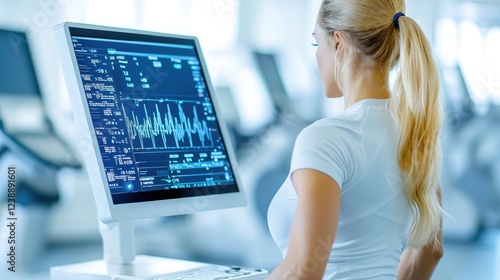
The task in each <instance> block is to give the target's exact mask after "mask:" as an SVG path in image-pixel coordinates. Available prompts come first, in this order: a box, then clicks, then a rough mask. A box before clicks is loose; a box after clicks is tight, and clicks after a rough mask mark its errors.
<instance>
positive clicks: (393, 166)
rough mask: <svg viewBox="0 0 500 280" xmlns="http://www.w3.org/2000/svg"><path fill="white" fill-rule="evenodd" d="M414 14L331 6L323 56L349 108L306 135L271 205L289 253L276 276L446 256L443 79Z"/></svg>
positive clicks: (325, 9) (380, 4) (381, 269)
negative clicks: (440, 137)
mask: <svg viewBox="0 0 500 280" xmlns="http://www.w3.org/2000/svg"><path fill="white" fill-rule="evenodd" d="M404 10H405V4H404V1H403V0H358V1H352V0H324V1H323V2H322V4H321V7H320V11H319V14H318V19H317V24H316V28H315V30H314V33H313V37H314V39H315V40H316V43H314V45H316V47H317V51H316V58H317V64H318V68H319V72H320V76H321V80H322V83H323V87H324V90H325V94H326V96H327V97H340V96H343V97H344V100H345V108H346V110H345V113H344V114H343V115H341V116H338V117H333V118H327V119H322V120H319V121H317V122H315V123H314V124H312V125H310V126H309V127H307V128H305V129H304V130H303V131H302V132H301V134H300V135H299V136H298V138H297V140H296V143H295V148H294V152H293V157H292V163H291V170H290V175H289V176H288V178H287V179H286V181H285V182H284V184H283V186H282V187H281V188H280V190H279V191H278V193H277V194H276V196H275V197H274V199H273V201H272V203H271V205H270V207H269V212H268V221H269V227H270V230H271V234H272V236H273V238H274V240H275V241H276V243H277V244H278V246H279V247H280V249H281V250H282V252H283V255H284V260H283V262H282V263H281V264H280V265H279V266H278V267H277V268H276V269H275V270H274V271H273V273H272V274H271V276H270V279H392V280H394V279H418V280H422V279H430V277H431V275H432V273H433V271H434V269H435V267H436V266H437V263H438V261H439V259H440V258H441V256H442V255H443V247H442V235H441V224H442V223H441V221H442V209H441V204H440V186H439V176H440V175H439V173H440V172H439V171H440V148H439V145H438V134H439V130H440V125H441V112H440V106H439V101H438V100H439V98H438V92H439V79H438V74H437V70H436V66H435V63H434V60H433V58H432V52H431V49H430V46H429V43H428V41H427V39H426V38H425V36H424V34H423V32H422V30H421V29H420V27H419V26H418V25H417V23H416V22H415V21H414V20H412V19H411V18H410V17H408V16H405V14H404V13H403V12H404ZM394 67H398V77H397V80H396V83H395V85H394V87H393V89H392V90H391V89H390V88H389V82H388V76H389V70H391V69H393V68H394Z"/></svg>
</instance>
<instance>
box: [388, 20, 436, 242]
mask: <svg viewBox="0 0 500 280" xmlns="http://www.w3.org/2000/svg"><path fill="white" fill-rule="evenodd" d="M397 24H398V25H399V26H398V27H399V32H398V33H399V47H400V52H399V60H400V67H399V73H398V76H397V78H396V82H395V84H394V89H393V93H392V98H391V99H392V103H391V105H392V112H393V114H394V116H395V117H396V119H397V120H398V122H399V126H400V137H399V146H398V163H399V167H400V169H401V172H402V174H403V176H404V189H405V192H406V195H407V197H408V200H409V203H410V206H411V209H412V213H413V218H414V219H413V223H412V226H411V230H410V233H409V236H408V243H409V245H410V246H413V247H421V246H424V245H426V244H427V243H429V242H434V244H438V242H437V241H438V239H437V235H438V232H439V229H440V224H441V219H442V215H441V213H442V208H441V204H440V201H439V199H438V196H437V192H438V189H439V187H440V186H439V177H440V167H441V156H440V152H441V151H440V147H439V146H438V135H439V130H440V127H441V121H442V115H441V107H440V104H439V76H438V72H437V68H436V65H435V62H434V59H433V57H432V52H431V48H430V45H429V42H428V41H427V39H426V37H425V35H424V33H423V32H422V30H421V29H420V27H419V26H418V24H417V23H416V22H415V21H414V20H413V19H411V18H409V17H400V18H399V20H397ZM396 37H397V36H396Z"/></svg>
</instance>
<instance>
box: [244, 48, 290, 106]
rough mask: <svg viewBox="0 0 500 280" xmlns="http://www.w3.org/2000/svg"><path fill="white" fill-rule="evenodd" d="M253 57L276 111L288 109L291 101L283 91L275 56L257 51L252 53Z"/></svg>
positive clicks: (283, 87) (284, 90) (283, 86)
mask: <svg viewBox="0 0 500 280" xmlns="http://www.w3.org/2000/svg"><path fill="white" fill-rule="evenodd" d="M253 55H254V57H255V60H256V62H257V66H258V69H259V72H260V73H261V75H262V77H263V79H264V81H265V84H266V87H267V90H268V92H269V95H270V97H271V100H272V101H273V103H274V107H275V109H276V111H277V112H279V113H283V112H284V111H286V110H287V109H288V108H287V107H288V106H289V105H290V103H291V101H290V97H289V96H288V93H287V91H286V89H285V85H284V84H283V79H282V77H281V74H280V71H279V69H278V64H277V62H276V56H275V55H274V54H271V53H262V52H258V51H254V52H253Z"/></svg>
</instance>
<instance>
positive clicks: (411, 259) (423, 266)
mask: <svg viewBox="0 0 500 280" xmlns="http://www.w3.org/2000/svg"><path fill="white" fill-rule="evenodd" d="M438 197H439V201H440V202H441V190H439V191H438ZM442 228H443V225H442V223H441V229H440V230H439V233H438V240H439V244H435V243H434V242H431V243H429V244H427V245H426V246H424V247H422V248H410V247H408V248H406V250H405V251H404V252H403V255H402V256H401V261H400V263H399V267H398V280H426V279H431V276H432V273H433V272H434V270H435V269H436V266H437V264H438V262H439V260H440V259H441V257H442V256H443V253H444V249H443V230H442Z"/></svg>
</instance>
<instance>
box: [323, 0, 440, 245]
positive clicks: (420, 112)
mask: <svg viewBox="0 0 500 280" xmlns="http://www.w3.org/2000/svg"><path fill="white" fill-rule="evenodd" d="M404 10H405V4H404V1H403V0H377V1H375V0H359V1H352V0H324V1H323V2H322V4H321V7H320V11H319V15H318V25H319V27H321V28H322V29H323V30H325V31H326V32H327V33H328V34H332V33H333V32H334V31H338V32H341V33H342V34H343V35H345V37H347V39H348V40H347V41H348V42H347V43H349V44H350V45H351V46H352V47H353V48H354V52H355V53H357V54H358V56H357V57H356V58H355V59H354V61H355V64H354V65H353V66H354V67H361V68H362V67H376V68H378V69H382V71H383V72H384V73H385V74H386V75H385V77H387V75H388V74H387V73H388V72H389V70H390V69H393V68H394V67H396V66H397V65H398V63H400V65H399V71H398V76H397V79H396V82H395V84H394V87H393V91H392V93H391V111H392V113H393V115H394V116H395V118H396V120H397V121H398V124H399V127H400V136H399V145H398V164H399V167H400V169H401V173H402V175H403V176H404V190H405V192H406V195H407V198H408V201H409V204H410V206H411V209H412V212H413V218H414V219H413V223H412V226H411V228H410V232H409V234H408V244H409V245H410V246H412V247H421V246H424V245H426V244H428V243H429V242H434V244H438V237H437V236H438V232H439V229H440V223H441V219H442V208H441V204H440V201H439V198H438V195H437V192H438V190H439V188H440V186H439V177H440V164H441V163H440V160H441V157H440V148H439V146H438V135H439V131H440V127H441V119H442V116H441V107H440V104H439V76H438V72H437V68H436V65H435V62H434V59H433V57H432V52H431V48H430V44H429V42H428V41H427V39H426V37H425V35H424V33H423V32H422V30H421V29H420V27H419V26H418V24H417V23H416V22H415V21H414V20H413V19H411V18H409V17H406V16H402V17H400V18H399V20H398V21H397V23H396V24H393V17H394V16H395V15H396V13H398V12H404ZM397 24H399V28H397V27H396V25H397ZM350 53H352V51H351V52H350ZM336 78H337V79H338V77H337V74H336ZM347 78H348V77H346V78H345V79H344V82H345V80H346V79H347ZM339 82H342V81H338V80H337V83H339Z"/></svg>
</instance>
